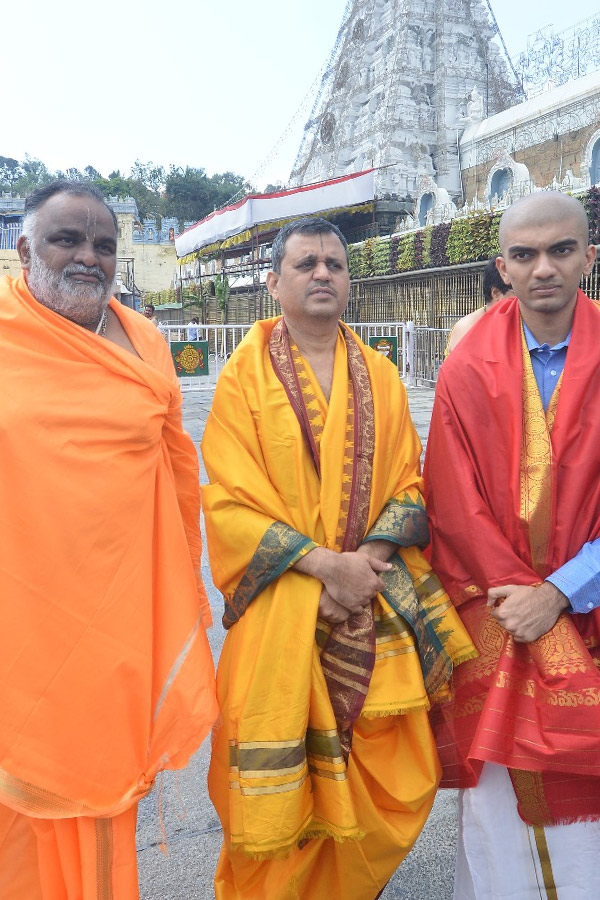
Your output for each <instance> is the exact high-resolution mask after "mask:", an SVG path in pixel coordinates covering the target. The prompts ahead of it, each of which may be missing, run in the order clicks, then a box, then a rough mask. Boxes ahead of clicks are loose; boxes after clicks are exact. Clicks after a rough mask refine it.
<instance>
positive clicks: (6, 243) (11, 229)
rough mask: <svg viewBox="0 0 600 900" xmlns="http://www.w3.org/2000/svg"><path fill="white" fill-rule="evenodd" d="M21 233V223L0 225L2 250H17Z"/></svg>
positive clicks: (0, 247) (0, 248) (0, 245)
mask: <svg viewBox="0 0 600 900" xmlns="http://www.w3.org/2000/svg"><path fill="white" fill-rule="evenodd" d="M21 231H22V228H21V225H20V224H19V223H17V224H12V223H11V224H9V225H0V250H16V249H17V241H18V240H19V237H20V235H21Z"/></svg>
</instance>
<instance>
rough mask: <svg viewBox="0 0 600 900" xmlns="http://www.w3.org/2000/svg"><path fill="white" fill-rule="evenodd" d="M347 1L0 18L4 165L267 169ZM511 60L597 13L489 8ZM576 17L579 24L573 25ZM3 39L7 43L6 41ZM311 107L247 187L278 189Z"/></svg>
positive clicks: (250, 172) (115, 6) (256, 1)
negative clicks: (544, 33)
mask: <svg viewBox="0 0 600 900" xmlns="http://www.w3.org/2000/svg"><path fill="white" fill-rule="evenodd" d="M345 6H346V0H253V2H250V0H221V2H215V0H176V2H172V3H165V2H164V0H163V2H160V3H159V2H157V0H146V2H141V0H103V2H102V3H101V4H100V3H96V4H95V5H94V6H93V7H90V6H89V5H85V4H82V2H81V0H78V2H74V0H57V2H55V3H52V4H50V3H48V2H47V0H23V2H22V3H21V4H19V5H18V4H10V5H7V6H6V8H5V9H4V11H3V29H2V30H3V35H4V40H3V50H2V68H3V73H4V91H3V115H2V124H1V125H0V155H2V156H13V157H16V158H18V159H20V158H22V157H23V155H24V154H25V153H26V152H28V153H30V154H31V155H32V156H37V157H39V158H40V159H42V160H44V162H45V163H46V164H47V165H48V166H49V167H50V168H51V169H56V168H62V169H66V168H67V167H69V166H75V167H77V168H83V167H84V166H86V165H88V164H91V165H93V166H95V168H97V169H98V170H99V171H100V172H101V173H102V174H103V175H107V174H108V173H109V171H111V170H112V169H121V171H123V172H124V173H126V174H127V173H128V172H129V169H130V167H131V165H132V163H133V162H134V161H135V160H136V159H141V160H142V161H144V162H146V161H149V160H152V161H153V162H155V163H160V164H163V165H165V166H168V165H169V164H170V163H174V164H175V165H183V166H185V165H191V166H203V167H204V168H206V170H207V171H208V172H209V173H212V172H215V171H226V170H233V171H235V172H237V173H239V174H241V175H244V176H245V177H247V178H252V177H253V176H255V174H256V173H257V172H258V171H259V170H260V169H261V166H262V165H263V163H264V161H265V160H266V159H267V157H268V156H269V154H270V152H271V150H272V148H273V146H274V145H275V143H276V142H277V140H278V138H279V137H280V135H281V134H282V133H283V132H284V131H285V129H286V127H287V126H288V123H289V122H290V119H291V118H292V116H293V115H294V114H295V113H296V111H297V109H298V107H299V106H300V104H301V102H302V100H303V98H304V97H305V95H306V94H307V92H308V91H310V89H311V87H312V86H313V85H314V82H315V78H317V76H318V74H319V72H320V71H321V69H322V67H323V65H324V63H325V62H326V60H327V59H328V57H329V53H330V51H331V49H332V47H333V44H334V41H335V37H336V34H337V31H338V27H339V24H340V22H341V19H342V14H343V12H344V9H345ZM492 6H493V9H494V12H495V15H496V19H497V21H498V24H499V26H500V29H501V31H502V33H503V35H504V39H505V41H506V44H507V46H508V49H509V51H510V52H511V54H512V55H513V58H515V59H516V57H517V56H518V55H519V53H520V52H521V51H522V50H524V49H525V46H526V41H527V36H528V35H529V34H531V33H533V32H535V31H536V30H537V29H539V28H541V27H543V26H545V25H550V24H553V25H554V27H555V30H557V31H560V30H562V29H564V28H567V27H569V26H570V25H572V24H574V23H575V21H579V20H580V19H583V18H585V17H587V16H591V15H594V14H596V13H599V12H600V0H579V2H577V3H576V4H574V5H573V6H572V7H571V6H570V5H569V4H565V3H564V0H547V2H544V3H541V2H539V3H538V2H533V3H524V2H523V0H492ZM573 10H575V15H573ZM8 35H10V36H11V37H10V39H9V38H8ZM309 111H310V107H307V108H305V109H303V111H302V112H301V114H300V115H299V116H298V118H297V121H296V123H295V126H294V127H293V128H292V130H291V132H290V134H289V136H288V138H287V140H286V141H285V142H284V143H283V144H282V145H281V150H280V152H279V153H278V155H276V157H275V158H273V159H272V160H271V162H269V163H268V165H267V166H266V167H264V166H263V167H262V170H261V172H260V174H259V175H258V176H257V177H256V178H255V181H256V183H257V184H258V185H259V186H264V184H265V183H266V182H267V181H276V180H278V179H282V180H285V178H286V177H287V175H288V173H289V170H290V168H291V165H292V163H293V161H294V157H295V152H296V150H297V147H298V144H299V141H300V137H301V134H302V127H303V125H304V122H305V121H306V119H307V117H308V113H309Z"/></svg>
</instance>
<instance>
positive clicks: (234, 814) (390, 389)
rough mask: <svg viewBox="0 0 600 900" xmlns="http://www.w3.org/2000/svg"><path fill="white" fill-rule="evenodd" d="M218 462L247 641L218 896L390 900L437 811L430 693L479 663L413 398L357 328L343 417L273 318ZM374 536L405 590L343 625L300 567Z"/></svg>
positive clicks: (232, 660)
mask: <svg viewBox="0 0 600 900" xmlns="http://www.w3.org/2000/svg"><path fill="white" fill-rule="evenodd" d="M202 450H203V455H204V460H205V463H206V468H207V471H208V474H209V478H210V481H211V484H210V485H209V486H207V487H203V505H204V512H205V517H206V526H207V537H208V546H209V552H210V559H211V567H212V572H213V577H214V580H215V583H216V585H217V586H218V587H219V589H220V590H221V591H222V592H223V594H224V597H225V617H224V622H225V625H226V627H228V629H229V630H228V634H227V637H226V640H225V644H224V648H223V651H222V654H221V660H220V663H219V671H218V676H217V683H218V696H219V704H220V708H221V712H222V724H221V723H219V725H218V726H217V727H216V728H215V734H214V744H213V755H212V761H211V768H210V773H209V790H210V794H211V799H212V800H213V802H214V804H215V806H216V808H217V811H218V813H219V817H220V819H221V822H222V825H223V830H224V837H225V841H224V846H223V850H222V852H221V857H220V860H219V864H218V867H217V873H216V879H215V891H216V896H217V898H218V900H233V898H245V900H259V898H260V900H262V898H263V897H268V898H269V900H292V898H295V900H299V898H301V900H329V898H332V897H343V898H344V900H369V898H371V900H372V898H375V897H376V896H377V894H378V893H379V891H380V890H381V889H382V888H383V887H384V886H385V884H386V883H387V881H388V880H389V878H390V877H391V876H392V874H393V872H394V871H395V869H396V868H397V866H398V865H399V864H400V862H401V861H402V859H403V858H404V857H405V856H406V854H407V853H408V851H409V850H410V848H411V847H412V845H413V843H414V841H415V840H416V837H417V835H418V834H419V831H420V830H421V828H422V826H423V824H424V822H425V819H426V817H427V815H428V812H429V809H430V807H431V804H432V802H433V797H434V793H435V789H436V786H437V779H438V763H437V758H436V753H435V747H434V742H433V738H432V735H431V732H430V730H429V724H428V721H427V708H428V706H429V699H428V693H430V692H431V693H433V692H435V691H436V690H440V691H442V692H443V690H444V687H445V681H446V680H447V678H448V677H449V675H450V672H451V669H452V665H453V664H455V663H457V662H459V661H460V660H461V659H463V658H467V657H469V656H470V655H471V654H472V652H474V651H473V648H472V645H471V643H470V641H469V640H468V637H467V636H466V633H465V632H464V631H463V630H462V628H461V626H460V623H459V620H458V617H457V616H456V614H455V613H454V611H453V609H452V606H451V604H450V602H449V600H448V598H447V596H446V595H445V594H444V592H443V590H441V587H440V585H439V582H437V580H436V579H435V576H433V574H432V573H431V571H430V569H429V566H428V565H427V563H426V562H425V560H424V559H423V556H422V554H421V552H420V551H419V550H418V548H417V547H416V546H414V543H415V539H414V538H413V537H412V536H411V524H412V523H413V522H415V521H422V522H423V524H425V517H424V509H423V505H422V500H421V498H420V485H421V481H420V477H419V473H418V466H419V454H420V445H419V442H418V438H417V436H416V433H415V431H414V428H413V426H412V422H411V421H410V416H409V413H408V405H407V400H406V392H405V390H404V387H403V386H402V383H401V382H400V379H399V377H398V373H397V371H396V370H395V369H394V367H393V366H392V365H391V364H390V362H389V361H388V360H386V359H384V358H383V357H382V356H380V355H379V354H377V353H375V352H374V351H372V350H370V348H368V347H365V346H364V344H362V343H361V342H360V341H359V340H358V338H356V336H355V335H353V334H352V332H350V331H349V330H348V329H345V328H340V332H339V335H338V340H337V345H336V356H335V364H334V374H333V386H332V392H331V398H330V400H329V403H328V402H327V401H326V399H325V397H324V396H323V394H322V391H321V389H320V387H319V384H318V382H317V380H316V378H315V377H314V374H313V373H312V371H311V370H310V367H309V366H308V364H307V363H306V362H305V361H304V360H302V358H301V357H300V355H299V354H298V352H297V349H296V348H294V346H293V344H291V342H289V341H288V340H287V338H286V335H285V333H284V329H283V326H282V320H281V319H275V320H267V321H264V322H259V323H257V324H256V325H255V326H254V327H253V329H252V330H251V331H250V333H249V334H248V335H247V336H246V338H245V339H244V341H243V342H242V344H241V345H240V346H239V347H238V349H237V350H236V351H235V353H234V354H233V355H232V357H231V359H230V360H229V362H228V363H227V366H226V367H225V369H224V371H223V373H222V374H221V377H220V379H219V383H218V386H217V391H216V393H215V397H214V401H213V405H212V409H211V414H210V417H209V420H208V422H207V426H206V431H205V435H204V439H203V443H202ZM405 532H408V537H407V535H406V534H405ZM402 535H404V538H405V540H404V544H402V537H398V536H402ZM369 536H370V537H371V538H375V537H379V538H387V539H390V540H394V541H396V542H397V543H398V544H399V546H400V549H399V552H398V554H396V555H394V557H393V570H392V571H391V572H390V573H387V575H386V579H388V580H386V590H385V591H384V592H383V595H378V597H377V600H376V601H375V602H374V604H373V610H372V611H371V609H370V608H369V609H368V612H367V614H366V615H365V616H363V615H362V614H361V615H360V616H353V617H351V619H350V620H348V625H347V627H346V625H345V626H336V627H335V628H328V627H327V626H326V625H324V623H321V622H318V620H317V609H318V603H319V595H320V591H321V584H320V582H319V581H318V580H317V579H314V578H311V577H309V576H307V575H304V574H302V573H300V572H298V571H297V570H295V569H294V568H293V566H294V563H295V562H296V560H297V559H299V558H300V557H301V556H302V555H304V554H305V553H307V552H309V551H310V550H311V549H312V548H313V547H315V546H317V545H320V546H326V547H329V548H330V549H335V550H338V551H340V550H342V549H350V550H352V549H354V548H355V547H356V546H358V545H359V544H360V543H362V541H363V540H364V539H368V538H369ZM426 540H427V537H426V536H425V542H426ZM417 595H419V596H417ZM409 622H410V625H409ZM350 623H351V624H350Z"/></svg>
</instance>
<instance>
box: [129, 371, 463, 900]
mask: <svg viewBox="0 0 600 900" xmlns="http://www.w3.org/2000/svg"><path fill="white" fill-rule="evenodd" d="M408 397H409V405H410V409H411V415H412V417H413V421H414V423H415V427H416V429H417V431H418V433H419V436H420V438H421V441H422V442H423V445H425V443H426V439H427V432H428V429H429V420H430V417H431V408H432V404H433V391H432V390H430V389H429V388H414V387H410V388H409V389H408ZM184 398H185V399H184V422H185V426H186V428H187V429H188V431H189V432H190V434H191V435H192V437H193V438H194V440H195V441H199V440H200V438H201V436H202V433H203V430H204V425H205V422H206V418H207V416H208V413H209V411H210V404H211V400H212V393H211V392H210V391H195V392H189V393H185V394H184ZM202 477H204V478H205V477H206V476H205V473H203V476H202ZM202 574H203V577H204V582H205V584H206V586H207V589H208V592H209V597H210V601H211V606H212V609H213V617H214V621H215V624H214V626H213V628H212V629H211V631H210V634H209V638H210V642H211V647H212V650H213V653H214V657H215V660H216V659H218V656H219V653H220V650H221V646H222V644H223V638H224V630H223V628H222V626H221V622H220V619H221V598H220V595H219V594H218V592H217V591H216V589H215V588H214V586H213V584H212V581H211V577H210V570H209V568H208V562H207V559H206V557H204V559H203V568H202ZM209 757H210V741H209V740H206V741H205V742H204V744H203V746H202V747H201V748H200V750H199V751H198V753H196V755H195V756H194V758H193V759H192V762H191V763H190V765H189V766H188V768H187V769H186V770H185V771H184V772H180V773H177V774H174V773H166V774H165V775H164V776H163V780H162V781H159V783H158V784H157V786H156V787H155V789H154V791H153V792H152V794H151V795H150V796H149V797H147V798H146V799H145V800H144V801H143V802H142V803H141V804H140V815H139V822H138V865H139V873H140V891H141V897H142V900H211V898H213V897H214V891H213V883H212V879H213V874H214V870H215V866H216V863H217V858H218V854H219V849H220V845H221V828H220V824H219V820H218V818H217V815H216V813H215V811H214V809H213V807H212V805H211V803H210V800H209V798H208V792H207V787H206V773H207V769H208V762H209ZM161 821H162V823H163V825H162V827H161ZM165 836H166V841H167V845H168V852H167V855H165V854H164V853H163V852H161V849H160V846H161V844H162V843H163V840H164V838H165ZM455 851H456V793H455V792H454V791H441V792H440V793H439V794H438V797H437V799H436V802H435V806H434V809H433V812H432V814H431V816H430V817H429V821H428V822H427V824H426V826H425V828H424V830H423V832H422V834H421V836H420V838H419V840H418V841H417V844H416V845H415V847H414V849H413V850H412V852H411V853H410V855H409V856H408V858H407V859H406V860H405V862H404V864H403V865H402V866H401V868H400V869H399V870H398V871H397V872H396V874H395V875H394V877H393V878H392V880H391V881H390V883H389V885H388V887H387V888H386V890H385V892H384V893H383V895H382V896H383V900H450V898H451V897H452V881H453V874H454V856H455ZM265 900H269V898H268V897H265ZM331 900H344V898H343V897H339V898H335V897H332V898H331Z"/></svg>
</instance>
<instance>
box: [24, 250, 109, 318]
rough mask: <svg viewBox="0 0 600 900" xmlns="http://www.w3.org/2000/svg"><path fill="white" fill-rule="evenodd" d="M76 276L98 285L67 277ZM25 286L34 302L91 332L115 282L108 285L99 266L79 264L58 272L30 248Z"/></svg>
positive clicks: (106, 303)
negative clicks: (92, 278)
mask: <svg viewBox="0 0 600 900" xmlns="http://www.w3.org/2000/svg"><path fill="white" fill-rule="evenodd" d="M77 273H85V274H86V275H95V276H96V277H97V278H98V284H93V283H91V282H90V283H88V284H85V283H82V282H79V283H77V282H74V281H72V280H71V278H70V276H71V275H75V274H77ZM27 286H28V287H29V290H30V291H31V293H32V294H33V296H34V297H35V298H36V300H38V301H39V302H40V303H41V304H43V305H44V306H47V307H48V309H51V310H53V312H55V313H58V315H60V316H64V317H65V318H66V319H70V320H71V321H72V322H75V323H76V324H77V325H81V326H83V327H84V328H91V329H92V330H93V329H94V328H95V327H96V325H97V324H98V322H99V321H100V317H101V316H102V313H103V312H104V310H105V309H106V307H107V306H108V301H109V300H110V297H111V294H112V292H113V287H114V282H113V283H112V284H108V283H107V281H106V276H105V275H104V272H103V271H102V269H100V268H99V267H98V266H89V267H88V266H84V265H82V264H81V263H73V264H71V265H70V266H65V268H64V269H63V270H62V272H60V273H57V272H55V271H53V270H52V269H51V268H50V267H49V266H47V265H46V263H45V262H44V261H43V260H42V259H40V257H39V256H38V254H37V253H36V252H35V250H34V249H33V247H30V264H29V269H28V271H27Z"/></svg>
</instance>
